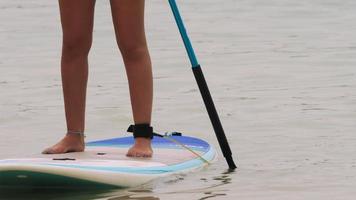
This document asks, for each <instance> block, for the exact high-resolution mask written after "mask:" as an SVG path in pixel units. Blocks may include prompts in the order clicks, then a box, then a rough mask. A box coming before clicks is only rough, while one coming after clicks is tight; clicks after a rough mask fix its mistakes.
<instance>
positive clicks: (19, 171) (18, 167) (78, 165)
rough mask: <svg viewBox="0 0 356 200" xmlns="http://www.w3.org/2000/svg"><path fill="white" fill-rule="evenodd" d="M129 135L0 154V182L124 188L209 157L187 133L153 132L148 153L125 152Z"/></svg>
mask: <svg viewBox="0 0 356 200" xmlns="http://www.w3.org/2000/svg"><path fill="white" fill-rule="evenodd" d="M133 143H134V139H133V137H121V138H113V139H106V140H100V141H93V142H89V143H87V144H86V150H85V152H75V153H66V154H55V155H53V154H52V155H41V154H39V155H38V156H35V157H33V158H16V159H4V160H0V188H127V187H134V186H138V185H142V184H145V183H147V182H150V181H152V180H155V179H157V178H160V177H164V176H169V175H173V174H181V173H187V172H190V171H194V170H197V169H199V168H202V167H204V166H206V165H208V164H209V163H211V162H213V161H214V160H215V158H216V151H215V149H214V148H213V146H211V145H210V144H209V143H207V142H206V141H204V140H202V139H199V138H194V137H186V136H168V137H165V138H162V137H156V136H155V137H154V139H153V140H152V147H153V151H154V155H153V157H152V158H129V157H126V156H125V155H126V152H127V150H128V148H129V147H131V146H132V144H133Z"/></svg>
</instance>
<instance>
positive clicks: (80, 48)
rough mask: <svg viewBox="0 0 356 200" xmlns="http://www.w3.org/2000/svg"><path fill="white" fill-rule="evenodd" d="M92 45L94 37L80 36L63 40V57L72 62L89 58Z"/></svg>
mask: <svg viewBox="0 0 356 200" xmlns="http://www.w3.org/2000/svg"><path fill="white" fill-rule="evenodd" d="M91 45H92V35H78V36H74V37H73V36H72V37H64V38H63V47H62V57H63V58H64V59H65V60H72V59H76V58H79V57H87V56H88V54H89V51H90V48H91Z"/></svg>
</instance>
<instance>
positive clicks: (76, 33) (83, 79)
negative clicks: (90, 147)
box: [43, 0, 95, 154]
mask: <svg viewBox="0 0 356 200" xmlns="http://www.w3.org/2000/svg"><path fill="white" fill-rule="evenodd" d="M59 6H60V13H61V22H62V29H63V47H62V61H61V74H62V87H63V96H64V105H65V114H66V122H67V129H68V132H82V133H83V132H84V127H85V126H84V121H85V97H86V87H87V79H88V53H89V50H90V47H91V44H92V32H93V18H94V6H95V0H59ZM83 150H84V137H83V135H81V134H66V136H65V137H64V138H63V139H62V140H61V141H59V142H58V143H57V144H55V145H54V146H52V147H50V148H48V149H46V150H44V151H43V153H46V154H55V153H66V152H72V151H83Z"/></svg>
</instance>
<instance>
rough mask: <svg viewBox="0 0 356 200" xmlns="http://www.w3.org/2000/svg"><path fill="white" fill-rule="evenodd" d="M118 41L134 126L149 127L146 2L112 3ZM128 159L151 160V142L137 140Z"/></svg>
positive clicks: (150, 92)
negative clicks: (142, 125) (144, 158)
mask: <svg viewBox="0 0 356 200" xmlns="http://www.w3.org/2000/svg"><path fill="white" fill-rule="evenodd" d="M110 3H111V10H112V16H113V23H114V27H115V33H116V39H117V43H118V46H119V48H120V51H121V54H122V57H123V60H124V63H125V68H126V74H127V78H128V81H129V89H130V98H131V106H132V112H133V118H134V122H135V124H142V123H146V124H150V123H151V113H152V99H153V89H152V88H153V80H152V67H151V59H150V55H149V51H148V48H147V42H146V36H145V28H144V7H145V1H144V0H111V1H110ZM127 156H134V157H151V156H152V148H151V140H150V139H146V138H136V140H135V144H134V146H133V147H131V148H130V149H129V151H128V152H127Z"/></svg>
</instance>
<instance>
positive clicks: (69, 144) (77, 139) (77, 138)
mask: <svg viewBox="0 0 356 200" xmlns="http://www.w3.org/2000/svg"><path fill="white" fill-rule="evenodd" d="M84 149H85V144H84V136H83V135H77V134H67V135H66V136H65V137H64V138H63V139H62V140H61V141H59V142H58V143H57V144H55V145H53V146H52V147H49V148H47V149H45V150H44V151H43V152H42V154H61V153H69V152H82V151H84Z"/></svg>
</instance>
